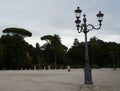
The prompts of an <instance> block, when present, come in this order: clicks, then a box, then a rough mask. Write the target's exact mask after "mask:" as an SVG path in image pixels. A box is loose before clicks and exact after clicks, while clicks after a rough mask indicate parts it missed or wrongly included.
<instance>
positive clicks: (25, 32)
mask: <svg viewBox="0 0 120 91" xmlns="http://www.w3.org/2000/svg"><path fill="white" fill-rule="evenodd" d="M3 33H7V34H11V35H15V34H18V35H20V36H23V37H27V36H28V37H31V36H32V33H31V32H29V31H28V30H25V29H23V28H6V29H4V30H3Z"/></svg>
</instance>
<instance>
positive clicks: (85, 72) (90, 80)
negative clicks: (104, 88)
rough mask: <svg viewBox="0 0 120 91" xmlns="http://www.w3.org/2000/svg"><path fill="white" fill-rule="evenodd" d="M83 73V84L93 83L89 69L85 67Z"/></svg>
mask: <svg viewBox="0 0 120 91" xmlns="http://www.w3.org/2000/svg"><path fill="white" fill-rule="evenodd" d="M84 74H85V82H84V84H93V81H92V73H91V69H85V70H84Z"/></svg>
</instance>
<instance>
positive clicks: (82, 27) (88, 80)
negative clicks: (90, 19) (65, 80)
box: [75, 7, 104, 84]
mask: <svg viewBox="0 0 120 91" xmlns="http://www.w3.org/2000/svg"><path fill="white" fill-rule="evenodd" d="M81 12H82V10H81V9H80V8H79V7H77V9H76V10H75V14H76V20H75V23H76V27H77V31H78V33H81V32H83V33H84V35H85V67H84V78H85V82H84V84H93V81H92V74H91V67H90V63H89V55H88V43H87V33H88V32H89V31H90V30H93V29H94V30H99V29H100V28H101V25H102V20H103V16H104V14H102V13H101V11H99V13H98V14H97V15H96V16H97V18H98V22H99V27H98V28H95V27H94V26H93V25H92V24H87V19H86V15H85V14H84V15H83V23H81V20H80V16H81Z"/></svg>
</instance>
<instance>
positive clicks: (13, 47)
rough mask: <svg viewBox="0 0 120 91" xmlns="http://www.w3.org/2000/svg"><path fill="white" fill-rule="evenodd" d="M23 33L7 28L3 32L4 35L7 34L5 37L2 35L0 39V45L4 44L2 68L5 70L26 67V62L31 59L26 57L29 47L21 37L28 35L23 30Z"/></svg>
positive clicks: (28, 56) (16, 29) (19, 30)
mask: <svg viewBox="0 0 120 91" xmlns="http://www.w3.org/2000/svg"><path fill="white" fill-rule="evenodd" d="M21 31H22V32H21ZM23 31H24V30H22V29H18V28H7V29H5V30H3V32H4V33H7V35H2V37H1V43H2V44H4V47H5V50H6V51H5V52H6V53H5V59H4V67H5V68H6V69H21V68H25V67H27V66H28V64H27V63H28V62H27V61H28V59H30V58H31V57H30V55H28V52H29V47H30V46H29V44H28V43H27V42H26V41H25V40H24V37H23V36H30V35H29V34H27V33H26V32H28V31H26V30H25V31H24V33H23ZM10 33H11V34H10ZM25 33H26V34H25ZM31 49H32V48H31ZM29 54H30V53H29ZM29 65H31V63H30V64H29Z"/></svg>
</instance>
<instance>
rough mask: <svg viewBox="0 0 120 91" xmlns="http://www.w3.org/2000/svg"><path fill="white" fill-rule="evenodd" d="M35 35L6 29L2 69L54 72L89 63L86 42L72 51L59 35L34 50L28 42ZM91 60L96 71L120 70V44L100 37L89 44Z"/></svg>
mask: <svg viewBox="0 0 120 91" xmlns="http://www.w3.org/2000/svg"><path fill="white" fill-rule="evenodd" d="M31 36H32V33H31V32H29V31H28V30H25V29H22V28H6V29H5V30H3V35H2V36H1V38H0V69H7V70H11V69H12V70H16V69H34V68H36V69H43V68H45V67H46V69H48V66H50V67H51V69H55V68H56V69H58V68H62V69H64V68H66V66H68V65H70V66H71V67H72V68H83V67H84V62H85V61H84V60H85V55H84V54H85V49H84V44H85V43H84V42H79V40H78V39H77V38H75V39H74V42H73V45H72V46H71V48H69V49H68V48H67V47H66V46H65V45H63V44H62V41H61V38H60V36H59V35H57V34H54V35H45V36H42V37H41V38H40V39H41V40H43V41H46V43H44V44H43V45H42V46H40V45H39V43H36V46H35V47H33V46H32V45H30V44H29V43H27V42H26V41H25V39H24V38H25V37H31ZM88 50H89V59H90V64H91V66H92V67H93V68H102V67H109V68H117V67H120V44H119V43H116V42H104V41H103V40H100V39H98V38H97V37H95V36H94V37H92V38H90V40H89V41H88Z"/></svg>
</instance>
